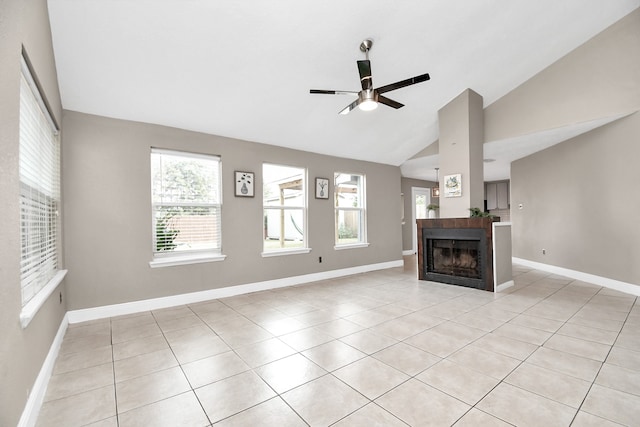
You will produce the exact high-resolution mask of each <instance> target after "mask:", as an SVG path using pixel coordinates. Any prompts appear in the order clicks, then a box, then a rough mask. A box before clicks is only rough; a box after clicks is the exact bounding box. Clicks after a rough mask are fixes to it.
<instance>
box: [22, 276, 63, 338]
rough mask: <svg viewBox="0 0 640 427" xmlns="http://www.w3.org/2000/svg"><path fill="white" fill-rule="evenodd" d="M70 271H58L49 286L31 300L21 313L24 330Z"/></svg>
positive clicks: (48, 283)
mask: <svg viewBox="0 0 640 427" xmlns="http://www.w3.org/2000/svg"><path fill="white" fill-rule="evenodd" d="M67 271H68V270H58V272H57V273H56V275H55V276H53V278H52V279H51V280H49V282H47V284H46V285H45V286H44V288H42V289H40V291H39V292H38V293H37V294H36V295H35V296H34V297H33V298H31V300H30V301H29V302H28V303H26V304H25V305H24V307H22V311H20V325H22V329H24V328H26V327H27V326H28V325H29V323H31V321H32V320H33V318H34V317H36V314H37V313H38V310H40V308H41V307H42V306H43V305H44V303H45V302H46V301H47V299H49V297H50V296H51V294H53V291H55V290H56V288H57V287H58V285H59V284H60V283H62V281H63V280H64V276H66V275H67Z"/></svg>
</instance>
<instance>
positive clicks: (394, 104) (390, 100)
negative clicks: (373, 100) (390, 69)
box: [378, 95, 404, 110]
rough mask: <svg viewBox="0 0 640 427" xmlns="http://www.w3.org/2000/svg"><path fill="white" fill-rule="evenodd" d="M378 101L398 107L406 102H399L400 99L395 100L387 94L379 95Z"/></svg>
mask: <svg viewBox="0 0 640 427" xmlns="http://www.w3.org/2000/svg"><path fill="white" fill-rule="evenodd" d="M378 102H379V103H381V104H384V105H388V106H389V107H392V108H395V109H396V110H397V109H398V108H402V107H404V104H401V103H399V102H398V101H394V100H393V99H389V98H387V97H386V96H382V95H378Z"/></svg>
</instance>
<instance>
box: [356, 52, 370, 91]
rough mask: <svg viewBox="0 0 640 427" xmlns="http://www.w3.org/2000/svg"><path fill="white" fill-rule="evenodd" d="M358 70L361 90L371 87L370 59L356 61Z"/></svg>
mask: <svg viewBox="0 0 640 427" xmlns="http://www.w3.org/2000/svg"><path fill="white" fill-rule="evenodd" d="M358 72H359V73H360V84H361V85H362V90H369V89H373V79H372V78H371V61H369V60H368V59H367V60H365V61H358Z"/></svg>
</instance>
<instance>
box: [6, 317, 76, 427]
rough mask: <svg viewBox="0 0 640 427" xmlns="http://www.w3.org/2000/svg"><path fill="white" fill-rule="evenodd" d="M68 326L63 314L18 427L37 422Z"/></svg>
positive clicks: (67, 318)
mask: <svg viewBox="0 0 640 427" xmlns="http://www.w3.org/2000/svg"><path fill="white" fill-rule="evenodd" d="M68 326H69V317H68V315H67V314H65V316H64V317H63V318H62V322H61V323H60V327H59V328H58V333H57V334H56V336H55V338H54V339H53V343H51V347H50V348H49V353H48V354H47V357H46V359H45V360H44V363H43V364H42V367H41V368H40V373H38V377H37V378H36V381H35V382H34V383H33V387H32V388H31V393H29V399H27V404H26V405H25V407H24V410H23V411H22V416H21V417H20V421H19V422H18V427H33V426H35V425H36V422H37V421H38V414H39V413H40V408H41V407H42V402H43V401H44V395H45V393H46V392H47V386H48V385H49V379H50V378H51V374H52V373H53V367H54V366H55V363H56V359H57V358H58V353H59V352H60V346H61V345H62V339H63V338H64V334H65V333H66V332H67V327H68Z"/></svg>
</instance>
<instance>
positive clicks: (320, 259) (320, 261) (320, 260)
mask: <svg viewBox="0 0 640 427" xmlns="http://www.w3.org/2000/svg"><path fill="white" fill-rule="evenodd" d="M318 262H319V263H320V264H322V257H321V256H319V257H318Z"/></svg>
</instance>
